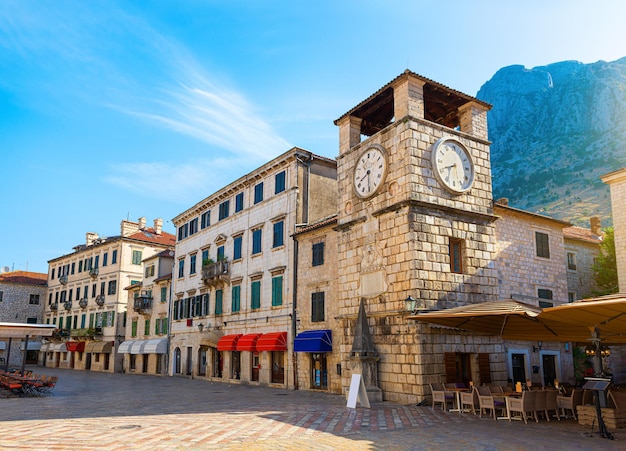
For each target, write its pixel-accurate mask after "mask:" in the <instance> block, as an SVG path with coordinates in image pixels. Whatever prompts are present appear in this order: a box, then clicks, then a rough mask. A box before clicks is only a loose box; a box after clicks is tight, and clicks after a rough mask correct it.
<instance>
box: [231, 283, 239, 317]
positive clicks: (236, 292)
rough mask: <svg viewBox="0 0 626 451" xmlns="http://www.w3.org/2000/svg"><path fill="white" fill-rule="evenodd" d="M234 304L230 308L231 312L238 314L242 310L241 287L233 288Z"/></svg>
mask: <svg viewBox="0 0 626 451" xmlns="http://www.w3.org/2000/svg"><path fill="white" fill-rule="evenodd" d="M231 297H232V303H231V306H230V311H231V312H233V313H234V312H238V311H239V310H241V285H235V286H233V288H232V290H231Z"/></svg>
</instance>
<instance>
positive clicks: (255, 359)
mask: <svg viewBox="0 0 626 451" xmlns="http://www.w3.org/2000/svg"><path fill="white" fill-rule="evenodd" d="M259 368H261V360H260V358H259V353H258V352H253V353H252V375H251V378H250V380H251V381H253V382H258V381H259Z"/></svg>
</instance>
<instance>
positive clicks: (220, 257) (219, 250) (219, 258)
mask: <svg viewBox="0 0 626 451" xmlns="http://www.w3.org/2000/svg"><path fill="white" fill-rule="evenodd" d="M224 256H225V254H224V246H220V247H218V248H217V261H218V262H219V261H222V260H224Z"/></svg>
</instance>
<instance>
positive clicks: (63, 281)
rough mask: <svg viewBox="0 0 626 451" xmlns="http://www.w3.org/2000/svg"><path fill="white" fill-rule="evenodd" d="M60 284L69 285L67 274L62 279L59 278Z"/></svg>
mask: <svg viewBox="0 0 626 451" xmlns="http://www.w3.org/2000/svg"><path fill="white" fill-rule="evenodd" d="M59 282H60V283H61V285H67V274H64V275H62V276H61V277H59Z"/></svg>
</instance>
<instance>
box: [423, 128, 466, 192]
mask: <svg viewBox="0 0 626 451" xmlns="http://www.w3.org/2000/svg"><path fill="white" fill-rule="evenodd" d="M432 165H433V172H434V173H435V178H437V180H438V181H439V183H440V184H441V185H442V186H443V187H444V188H445V189H446V190H447V191H449V192H451V193H452V194H461V193H464V192H466V191H469V190H470V189H471V188H472V184H473V183H474V162H473V160H472V156H471V155H470V153H469V151H468V150H467V149H466V148H465V146H463V144H461V143H460V142H458V141H456V140H454V139H452V138H441V139H440V140H439V141H437V142H436V143H435V145H434V146H433V151H432Z"/></svg>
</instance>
